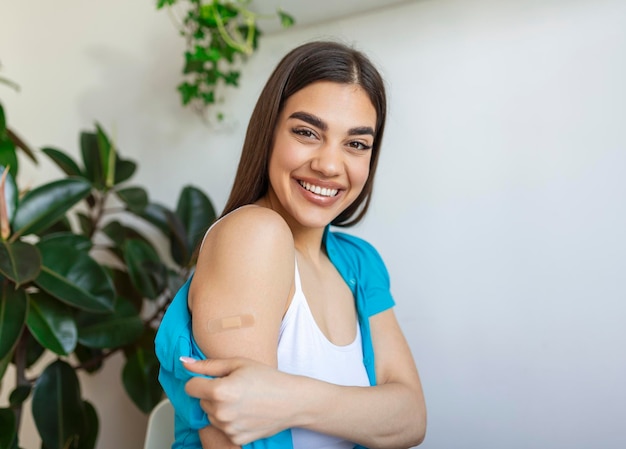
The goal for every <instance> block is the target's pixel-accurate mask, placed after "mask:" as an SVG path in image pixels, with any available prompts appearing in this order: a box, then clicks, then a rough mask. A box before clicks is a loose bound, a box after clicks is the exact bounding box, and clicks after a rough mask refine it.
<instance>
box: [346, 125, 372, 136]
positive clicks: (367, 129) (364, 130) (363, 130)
mask: <svg viewBox="0 0 626 449" xmlns="http://www.w3.org/2000/svg"><path fill="white" fill-rule="evenodd" d="M362 134H369V135H371V136H372V137H374V129H373V128H372V127H371V126H359V127H357V128H350V129H349V130H348V135H350V136H359V135H362Z"/></svg>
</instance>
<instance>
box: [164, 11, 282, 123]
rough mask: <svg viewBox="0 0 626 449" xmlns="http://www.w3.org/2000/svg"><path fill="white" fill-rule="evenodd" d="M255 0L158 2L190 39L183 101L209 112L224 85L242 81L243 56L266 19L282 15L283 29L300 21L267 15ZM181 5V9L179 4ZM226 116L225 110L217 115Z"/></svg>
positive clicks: (181, 87)
mask: <svg viewBox="0 0 626 449" xmlns="http://www.w3.org/2000/svg"><path fill="white" fill-rule="evenodd" d="M250 3H251V0H234V1H227V0H157V9H161V8H163V7H168V9H169V11H170V13H171V16H172V18H173V20H174V22H175V23H176V26H177V27H178V29H179V31H180V34H181V35H182V36H183V37H184V38H185V40H186V42H187V47H186V50H185V64H184V67H183V77H184V80H183V81H182V82H181V83H180V84H179V85H178V91H179V92H180V96H181V102H182V104H183V105H185V106H188V107H191V108H193V109H194V110H195V111H196V112H198V113H199V114H200V115H202V116H204V115H205V113H206V110H207V108H208V107H209V106H211V105H213V104H215V103H216V102H217V91H218V89H220V87H221V86H234V87H237V86H238V85H239V78H240V75H241V72H240V70H239V67H240V64H241V62H242V60H245V58H247V57H248V56H250V55H252V54H253V53H254V51H255V50H256V49H257V45H258V39H259V36H261V30H260V29H259V27H258V21H259V20H261V19H267V18H272V19H278V20H280V23H281V25H282V26H283V27H285V28H287V27H290V26H291V25H293V23H294V19H293V17H291V16H290V15H289V14H287V13H286V12H284V11H282V10H281V9H279V10H278V11H277V12H276V14H275V15H270V16H266V15H261V14H258V13H256V12H254V11H252V10H251V9H250ZM175 6H176V7H175ZM217 116H218V119H221V118H222V115H221V113H218V114H217Z"/></svg>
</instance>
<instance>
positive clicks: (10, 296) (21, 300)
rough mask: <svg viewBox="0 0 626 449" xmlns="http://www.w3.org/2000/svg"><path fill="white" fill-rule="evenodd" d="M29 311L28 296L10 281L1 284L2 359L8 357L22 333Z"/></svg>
mask: <svg viewBox="0 0 626 449" xmlns="http://www.w3.org/2000/svg"><path fill="white" fill-rule="evenodd" d="M27 313H28V296H27V295H26V292H25V291H24V290H15V288H13V286H12V285H11V284H9V283H8V282H2V283H1V284H0V359H3V358H4V357H6V356H7V355H8V354H9V353H10V352H11V351H12V350H13V348H14V347H15V346H16V345H17V342H18V340H19V338H20V335H21V334H22V329H23V328H24V323H25V322H26V315H27Z"/></svg>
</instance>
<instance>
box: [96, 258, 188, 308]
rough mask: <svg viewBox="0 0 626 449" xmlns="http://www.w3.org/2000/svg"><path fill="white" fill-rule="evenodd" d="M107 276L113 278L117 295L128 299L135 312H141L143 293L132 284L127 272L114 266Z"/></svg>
mask: <svg viewBox="0 0 626 449" xmlns="http://www.w3.org/2000/svg"><path fill="white" fill-rule="evenodd" d="M109 276H110V277H111V279H113V285H115V292H116V293H117V296H118V297H119V296H121V297H124V298H126V299H128V300H129V301H130V302H131V303H132V304H133V306H134V307H135V310H136V311H137V313H139V312H141V309H142V308H143V295H142V294H141V293H140V292H139V290H137V289H136V288H135V286H134V285H133V281H131V280H130V276H129V275H128V272H127V271H122V270H119V269H116V268H109ZM177 291H178V290H177Z"/></svg>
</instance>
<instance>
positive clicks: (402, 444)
mask: <svg viewBox="0 0 626 449" xmlns="http://www.w3.org/2000/svg"><path fill="white" fill-rule="evenodd" d="M285 386H286V388H288V389H289V390H291V391H292V392H293V396H292V397H293V401H290V404H285V405H284V407H285V410H289V411H288V412H287V413H291V416H292V419H293V422H292V427H302V428H306V429H309V430H314V431H317V432H321V433H326V434H330V435H335V436H339V437H341V438H344V439H346V440H348V441H352V442H354V443H357V444H361V445H363V446H366V447H370V448H372V449H373V448H406V447H411V446H416V445H418V444H419V443H421V441H422V440H423V439H424V435H425V431H426V410H425V406H424V399H423V396H422V392H421V389H415V388H411V387H409V386H407V385H404V384H401V383H393V382H391V383H387V384H384V385H378V386H374V387H343V386H338V385H333V384H329V383H326V382H322V381H318V380H315V379H310V378H306V377H302V376H291V379H290V382H289V383H288V385H287V384H286V385H285ZM290 396H291V395H290Z"/></svg>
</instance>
